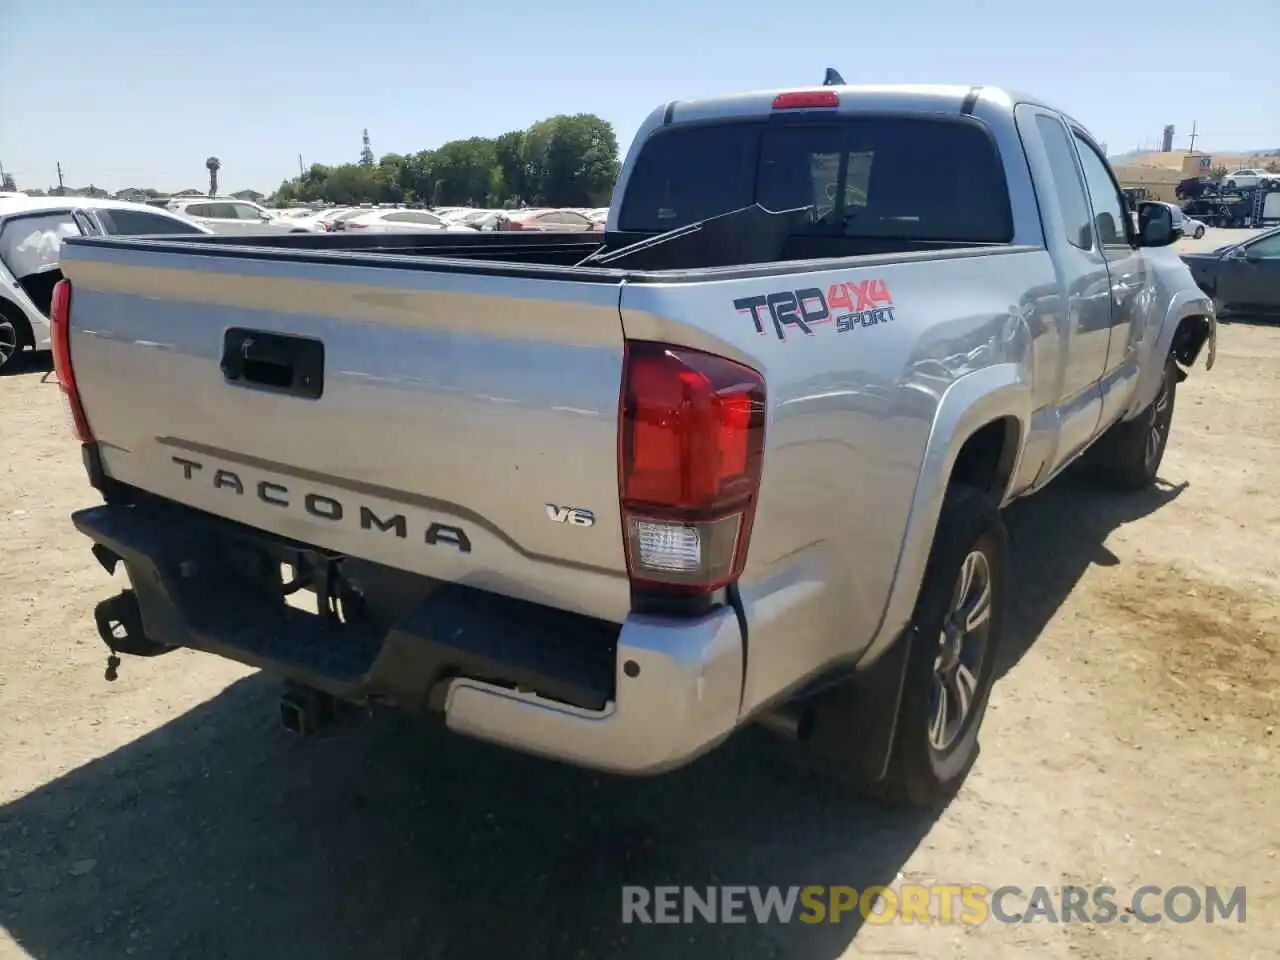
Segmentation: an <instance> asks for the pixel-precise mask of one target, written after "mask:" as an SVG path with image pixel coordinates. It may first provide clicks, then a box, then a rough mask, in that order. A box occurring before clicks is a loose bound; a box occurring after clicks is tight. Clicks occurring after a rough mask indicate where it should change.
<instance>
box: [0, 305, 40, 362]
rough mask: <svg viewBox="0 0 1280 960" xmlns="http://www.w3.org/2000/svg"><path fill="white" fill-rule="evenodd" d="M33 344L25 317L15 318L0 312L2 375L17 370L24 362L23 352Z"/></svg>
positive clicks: (7, 313) (0, 360) (4, 311)
mask: <svg viewBox="0 0 1280 960" xmlns="http://www.w3.org/2000/svg"><path fill="white" fill-rule="evenodd" d="M33 342H34V338H33V337H32V335H31V327H30V325H29V324H28V323H27V320H26V318H25V317H21V316H19V317H14V316H11V315H10V314H9V312H8V311H6V310H0V373H4V372H6V371H10V370H15V369H17V368H18V366H19V365H20V364H21V362H22V351H23V350H24V349H25V348H26V347H29V346H31V345H32V343H33Z"/></svg>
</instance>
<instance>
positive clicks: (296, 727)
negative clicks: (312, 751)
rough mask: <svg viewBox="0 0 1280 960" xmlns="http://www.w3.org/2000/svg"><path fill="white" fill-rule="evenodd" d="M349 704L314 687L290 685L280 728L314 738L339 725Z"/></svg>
mask: <svg viewBox="0 0 1280 960" xmlns="http://www.w3.org/2000/svg"><path fill="white" fill-rule="evenodd" d="M348 711H349V707H348V704H346V703H344V702H343V701H341V700H339V699H338V698H337V697H334V696H333V695H332V694H328V693H325V692H324V691H323V690H316V689H314V688H313V687H307V686H303V685H302V684H300V683H290V684H287V685H286V687H285V691H284V693H282V694H281V695H280V725H281V726H282V727H284V728H285V729H286V730H288V731H289V732H290V733H296V734H297V735H298V736H300V737H310V736H314V735H315V734H317V733H319V732H320V731H322V730H324V729H326V728H328V727H332V726H334V725H335V724H337V723H338V722H339V721H340V720H342V719H343V717H344V716H346V715H347V713H348Z"/></svg>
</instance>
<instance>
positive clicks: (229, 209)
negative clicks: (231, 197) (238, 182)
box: [205, 203, 240, 220]
mask: <svg viewBox="0 0 1280 960" xmlns="http://www.w3.org/2000/svg"><path fill="white" fill-rule="evenodd" d="M206 206H207V207H208V210H209V212H208V213H206V214H205V216H206V217H210V218H211V219H214V220H239V219H240V218H239V217H238V216H236V207H235V204H233V203H210V204H206Z"/></svg>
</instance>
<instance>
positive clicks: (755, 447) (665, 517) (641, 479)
mask: <svg viewBox="0 0 1280 960" xmlns="http://www.w3.org/2000/svg"><path fill="white" fill-rule="evenodd" d="M620 408H621V409H620V418H619V419H620V423H619V431H618V443H619V451H618V467H619V481H618V482H619V487H620V490H619V496H620V499H621V504H622V524H623V535H624V537H625V539H626V546H627V569H628V571H629V573H630V576H631V581H632V583H633V584H642V585H649V586H660V587H663V588H666V589H674V590H676V591H678V592H681V593H708V592H710V591H712V590H716V589H719V588H720V587H723V586H725V585H726V584H728V583H730V582H732V581H733V580H736V579H737V578H738V576H739V574H741V573H742V568H743V567H744V566H745V564H746V562H747V545H748V542H749V540H750V536H751V523H752V520H753V518H754V515H755V507H756V497H757V494H758V492H759V488H760V468H761V464H762V462H763V456H764V420H765V385H764V378H763V377H762V376H761V375H760V374H759V373H757V372H756V371H755V370H752V369H751V368H750V367H744V366H743V365H741V364H739V363H735V362H733V361H732V360H726V359H725V358H723V357H717V356H714V355H712V354H709V353H702V352H701V351H698V350H690V349H687V348H684V347H673V346H669V345H667V344H662V343H649V342H632V343H629V344H628V345H627V351H626V360H625V366H624V371H623V379H622V398H621V403H620Z"/></svg>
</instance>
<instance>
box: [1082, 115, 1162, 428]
mask: <svg viewBox="0 0 1280 960" xmlns="http://www.w3.org/2000/svg"><path fill="white" fill-rule="evenodd" d="M1072 140H1073V141H1074V142H1075V146H1076V150H1077V151H1078V152H1079V155H1080V167H1081V169H1082V170H1083V171H1084V181H1085V186H1086V187H1087V188H1088V191H1089V206H1090V208H1091V209H1092V211H1093V218H1092V221H1091V222H1092V225H1093V235H1094V247H1095V249H1096V250H1097V251H1098V252H1099V253H1101V254H1102V257H1103V258H1104V259H1105V260H1106V262H1107V270H1108V272H1109V274H1110V280H1111V329H1110V335H1109V337H1108V344H1107V359H1106V363H1105V365H1104V368H1103V383H1102V406H1103V423H1104V424H1105V423H1109V422H1110V420H1111V419H1112V415H1113V413H1116V412H1118V409H1119V407H1120V406H1121V405H1123V403H1124V402H1127V400H1128V396H1127V392H1128V391H1127V389H1126V387H1127V386H1128V384H1129V382H1130V378H1129V377H1128V376H1126V372H1128V373H1134V372H1136V367H1137V340H1138V337H1139V335H1140V334H1141V332H1142V323H1141V320H1142V319H1143V318H1142V317H1140V316H1139V313H1140V311H1141V309H1142V304H1144V303H1146V302H1147V300H1148V299H1149V298H1146V297H1143V296H1141V294H1142V291H1143V290H1144V289H1145V288H1146V286H1147V284H1148V283H1149V280H1150V278H1149V277H1148V268H1147V261H1146V258H1145V257H1144V255H1143V252H1142V251H1141V250H1140V249H1139V248H1138V245H1137V232H1136V231H1135V229H1134V225H1133V222H1132V220H1131V218H1130V217H1129V215H1128V213H1127V206H1126V204H1125V201H1124V193H1123V191H1121V189H1120V185H1119V184H1118V183H1117V182H1116V179H1115V176H1114V175H1113V174H1112V172H1111V167H1110V166H1109V165H1108V164H1107V161H1106V158H1105V157H1104V156H1103V154H1102V151H1101V150H1099V149H1098V147H1097V146H1096V145H1095V144H1094V142H1093V140H1091V139H1090V138H1089V136H1088V135H1087V134H1085V133H1084V132H1083V131H1081V130H1078V129H1073V130H1072Z"/></svg>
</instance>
